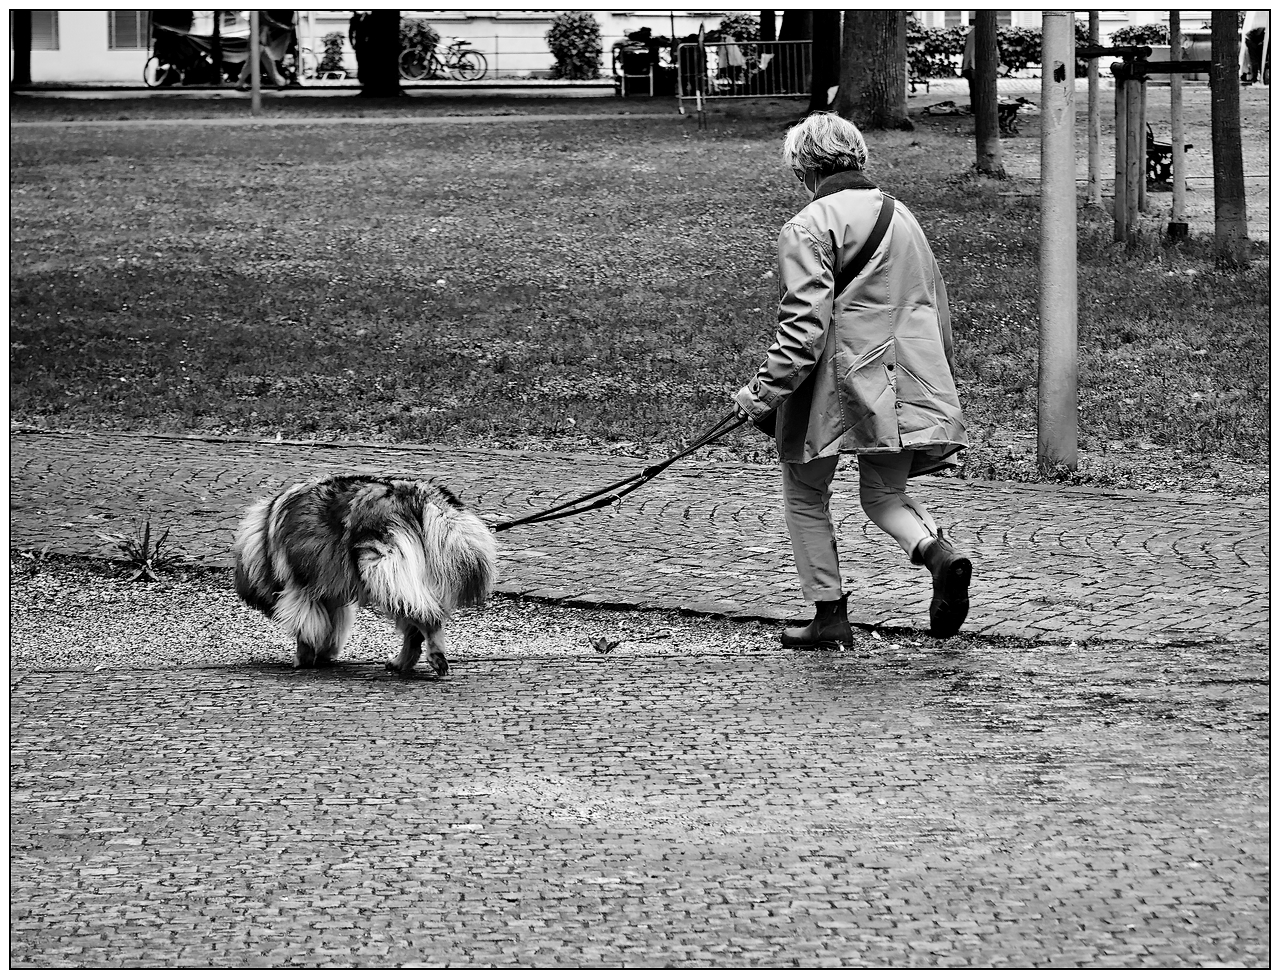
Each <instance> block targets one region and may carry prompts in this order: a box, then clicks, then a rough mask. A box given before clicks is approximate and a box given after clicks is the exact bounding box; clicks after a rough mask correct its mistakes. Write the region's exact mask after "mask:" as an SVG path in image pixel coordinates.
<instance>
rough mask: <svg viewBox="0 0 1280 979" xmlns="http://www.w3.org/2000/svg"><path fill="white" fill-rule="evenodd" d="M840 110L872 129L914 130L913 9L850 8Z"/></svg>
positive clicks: (846, 20) (842, 59) (842, 55)
mask: <svg viewBox="0 0 1280 979" xmlns="http://www.w3.org/2000/svg"><path fill="white" fill-rule="evenodd" d="M836 111H837V112H838V113H840V115H842V116H843V117H844V118H846V119H848V120H850V121H851V122H853V123H855V124H856V125H859V126H862V127H864V128H867V129H914V128H915V126H913V125H912V123H911V120H910V119H909V118H907V13H906V11H905V10H846V11H845V13H844V31H843V45H842V48H841V52H840V92H839V94H838V95H837V96H836Z"/></svg>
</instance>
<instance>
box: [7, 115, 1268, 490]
mask: <svg viewBox="0 0 1280 979" xmlns="http://www.w3.org/2000/svg"><path fill="white" fill-rule="evenodd" d="M1244 94H1245V98H1244V101H1245V110H1244V127H1245V138H1246V143H1247V145H1248V144H1249V142H1250V141H1253V142H1255V143H1257V142H1260V143H1261V145H1262V146H1263V147H1264V148H1265V146H1266V139H1267V137H1268V135H1269V123H1268V106H1267V102H1266V97H1265V96H1266V93H1265V92H1262V93H1253V92H1251V91H1246V93H1244ZM1259 95H1260V97H1258V96H1259ZM1109 99H1110V96H1109V94H1108V96H1107V98H1105V99H1104V107H1105V106H1106V105H1107V103H1108V102H1109ZM564 102H567V103H572V104H573V105H572V106H571V107H570V111H571V112H573V113H582V112H584V111H590V112H595V113H618V115H617V118H611V119H607V120H585V119H580V118H579V119H575V118H574V117H573V115H567V116H566V117H565V118H563V119H557V120H555V121H552V122H545V121H544V122H534V121H521V119H520V116H521V115H523V114H530V113H543V112H546V111H548V109H549V108H552V107H553V103H550V102H544V101H541V100H537V101H535V100H531V99H518V100H503V99H481V98H471V99H465V100H462V99H459V100H455V101H449V100H438V99H436V100H433V99H422V100H419V99H417V98H415V99H412V100H403V101H402V102H401V103H399V104H396V105H394V106H379V105H378V104H376V103H370V102H367V101H363V100H359V99H355V98H350V99H348V98H331V99H314V100H304V99H298V100H296V101H291V100H289V99H279V100H271V104H270V111H271V112H272V113H275V114H285V115H290V116H296V115H300V114H302V115H319V114H331V113H332V114H344V113H350V114H356V113H360V114H363V115H365V116H366V117H367V116H377V115H378V114H379V113H387V115H386V118H385V122H383V121H379V122H377V123H368V122H365V123H362V124H359V125H289V126H274V125H269V124H268V125H261V126H218V125H186V124H181V123H178V124H174V122H173V119H174V117H175V114H176V115H177V116H180V117H192V116H196V115H204V116H216V115H218V114H224V113H227V112H236V111H238V114H240V115H244V114H246V113H247V107H246V106H245V105H244V104H243V103H238V104H235V103H231V102H229V101H225V102H215V101H193V100H186V99H184V100H155V101H146V100H110V101H107V100H70V99H67V100H62V99H58V100H55V99H49V98H23V97H15V98H14V99H12V100H11V122H18V123H20V122H24V121H41V120H55V119H67V118H79V119H91V120H100V121H104V122H107V121H110V120H114V119H118V118H121V117H125V118H129V119H139V118H153V119H155V124H154V125H146V126H130V127H127V128H126V127H113V126H110V125H101V126H99V125H92V124H90V125H75V126H67V127H39V128H24V127H17V128H11V131H10V141H11V153H10V156H11V169H10V187H11V237H10V244H11V252H10V276H11V288H12V293H11V317H10V320H11V329H10V410H11V416H12V418H13V420H14V421H16V422H19V423H24V424H32V425H42V426H49V427H59V428H106V429H123V430H135V431H184V432H205V433H216V434H236V435H250V436H268V437H271V436H275V435H277V434H283V436H284V437H286V438H304V439H306V438H317V439H353V440H368V441H415V442H428V441H430V442H444V443H455V444H465V445H492V446H507V447H510V446H528V445H547V446H555V447H558V448H580V449H590V450H594V451H608V452H615V453H620V454H629V455H645V456H649V455H657V454H660V453H665V451H669V450H670V448H671V447H674V446H675V445H677V444H679V443H680V442H682V441H683V440H685V439H686V438H688V437H689V436H690V435H692V434H694V433H696V432H697V431H699V430H701V429H703V428H705V427H707V426H708V425H709V424H710V423H711V422H712V421H714V420H715V419H716V418H718V417H719V416H720V415H722V414H723V413H724V412H726V411H727V410H728V408H729V400H728V399H729V396H730V394H731V393H732V392H733V391H734V390H736V389H737V387H738V386H739V385H741V384H742V383H744V382H745V381H746V380H748V379H749V378H750V376H751V374H752V372H753V371H754V369H755V367H756V366H757V365H758V363H759V361H760V359H761V357H762V355H763V352H764V350H765V348H766V346H767V345H768V342H769V340H770V339H771V337H772V334H773V330H774V325H773V324H774V304H775V302H776V279H775V278H774V272H773V269H774V242H775V239H776V234H777V230H778V228H779V226H780V225H781V224H782V222H783V221H785V220H786V219H787V218H788V217H790V216H791V215H792V214H793V213H794V212H795V211H796V210H798V209H799V208H800V207H801V206H803V204H804V203H805V198H804V195H803V194H802V191H801V189H800V188H799V186H798V185H797V184H796V183H795V180H794V178H793V177H792V176H791V174H790V172H789V171H787V170H786V169H785V168H784V167H783V166H782V165H781V162H780V158H779V149H780V146H781V136H782V124H783V123H784V122H785V121H786V120H787V119H788V118H792V117H793V116H794V114H795V112H796V111H797V103H765V104H763V105H759V106H756V107H754V108H752V107H746V106H738V107H732V108H730V109H728V110H718V111H717V112H715V113H713V114H712V117H711V126H710V128H709V129H708V130H706V131H701V132H700V131H698V130H697V128H696V125H695V124H694V122H693V120H692V119H690V118H683V117H680V116H678V115H676V114H675V113H674V112H672V113H671V115H670V118H663V119H640V118H629V117H628V116H627V115H624V114H622V113H625V112H631V113H633V114H634V113H646V112H653V111H658V110H661V109H670V102H669V101H665V100H661V101H660V103H659V104H650V103H648V102H647V101H645V100H635V101H629V102H626V103H621V102H619V101H617V100H612V99H600V100H595V99H569V100H564ZM592 103H595V105H594V106H592ZM1191 103H1192V104H1191V109H1190V111H1191V113H1192V115H1193V116H1195V117H1196V125H1203V126H1204V127H1206V128H1207V119H1208V102H1207V99H1205V100H1202V102H1196V101H1195V100H1194V99H1193V100H1191ZM175 105H180V106H181V107H182V108H181V110H178V109H175V108H174V106H175ZM915 105H916V103H915V102H914V100H913V107H914V106H915ZM321 107H322V108H321ZM486 112H496V113H498V114H501V115H504V116H506V117H507V118H505V119H503V120H502V121H495V122H491V123H484V124H479V123H471V124H467V125H462V124H453V123H450V122H447V121H445V122H438V123H432V124H426V123H415V122H413V121H412V120H411V119H408V118H405V116H409V115H434V116H436V117H440V116H441V115H442V114H444V113H458V114H464V115H465V114H476V113H486ZM916 118H917V120H918V128H917V129H916V130H915V131H914V132H895V133H886V134H881V133H872V134H869V136H868V142H869V144H870V147H871V154H872V166H871V176H872V177H873V178H874V179H877V180H878V181H879V182H880V183H881V184H882V186H884V187H885V189H886V190H888V191H890V192H892V193H894V194H895V195H896V196H898V197H899V198H900V199H901V200H902V201H903V202H905V203H906V204H907V205H908V206H909V207H910V208H911V209H912V210H913V211H914V212H915V213H916V215H917V217H918V218H919V219H920V222H921V224H922V225H923V227H924V228H925V230H926V232H927V233H928V234H929V236H930V239H931V242H932V244H933V247H934V250H935V253H936V254H937V256H938V259H939V262H940V263H941V265H942V268H943V272H944V275H945V277H946V280H947V284H948V289H949V292H950V295H951V301H952V315H953V323H954V327H955V333H956V346H957V355H958V361H959V364H958V375H959V376H958V380H959V384H960V391H961V399H962V403H963V405H964V407H965V411H966V416H967V421H968V424H969V428H970V435H971V440H972V442H973V449H972V451H971V452H970V456H969V464H968V469H967V475H969V476H971V477H983V478H1014V479H1037V478H1040V477H1039V476H1038V474H1037V473H1036V471H1035V466H1034V456H1035V417H1036V370H1037V329H1038V317H1037V289H1038V277H1039V276H1038V267H1037V263H1038V250H1039V241H1038V224H1039V203H1038V198H1037V197H1035V196H1034V192H1035V182H1034V180H1031V179H1028V178H1027V177H1026V176H1025V175H1024V176H1015V178H1014V179H1011V180H1009V181H1006V182H999V183H997V182H991V181H983V180H976V179H974V178H973V177H971V176H969V175H968V174H967V172H966V171H967V170H968V168H969V167H970V166H971V163H972V158H973V144H972V136H971V133H972V122H971V121H969V120H967V119H965V120H958V119H957V118H956V117H946V116H940V117H928V116H923V115H916ZM1108 126H1109V120H1108ZM1079 132H1080V134H1081V135H1080V140H1079V142H1080V145H1081V147H1083V132H1084V126H1083V120H1082V121H1081V126H1080V129H1079ZM1108 132H1109V130H1108ZM1038 133H1039V130H1038V125H1037V120H1036V119H1035V117H1032V118H1031V119H1030V120H1027V121H1026V122H1024V123H1023V125H1022V135H1021V136H1020V137H1017V138H1015V139H1012V140H1009V141H1007V143H1006V145H1007V146H1008V147H1009V150H1008V152H1009V153H1010V171H1011V172H1012V173H1014V174H1025V173H1026V170H1027V168H1026V167H1025V166H1020V165H1015V164H1019V161H1022V162H1023V163H1025V158H1026V157H1027V156H1028V155H1031V156H1034V155H1035V153H1036V151H1037V149H1038ZM1108 138H1109V137H1108V136H1107V135H1104V147H1105V146H1106V145H1107V140H1108ZM1204 145H1206V146H1207V137H1206V139H1205V143H1204ZM1081 152H1082V153H1083V148H1081ZM1109 159H1110V154H1109V152H1107V153H1106V154H1105V156H1104V173H1105V172H1106V168H1107V166H1109ZM1262 160H1263V165H1265V160H1266V157H1265V152H1264V153H1263V156H1262ZM1255 165H1256V164H1255ZM1246 172H1253V171H1251V170H1250V167H1249V166H1248V165H1247V166H1246ZM1082 174H1083V171H1082ZM1082 186H1083V185H1082ZM1252 186H1253V185H1251V188H1252ZM1261 192H1262V194H1263V195H1264V196H1265V194H1266V186H1265V184H1263V185H1262V188H1261ZM1152 197H1153V199H1155V200H1161V199H1162V200H1163V201H1167V200H1168V195H1167V194H1166V195H1163V196H1162V197H1161V195H1152ZM1166 206H1167V205H1166ZM1164 220H1167V216H1166V217H1165V219H1164ZM1161 227H1162V222H1161V221H1159V220H1156V219H1152V220H1151V221H1150V227H1149V231H1148V232H1147V234H1146V238H1145V240H1144V242H1143V244H1142V245H1141V246H1140V247H1139V248H1138V249H1137V250H1136V251H1135V252H1133V253H1126V252H1125V251H1124V250H1122V249H1120V248H1118V247H1117V246H1114V245H1113V244H1112V243H1111V240H1110V239H1111V223H1110V220H1109V219H1108V218H1107V217H1106V216H1105V214H1102V213H1099V212H1094V211H1091V210H1089V209H1088V208H1082V210H1081V212H1080V246H1079V256H1080V271H1079V311H1080V316H1079V337H1080V355H1079V357H1080V359H1079V364H1080V446H1081V457H1082V466H1081V469H1080V471H1079V472H1078V473H1076V474H1074V475H1073V476H1071V477H1070V478H1071V479H1073V480H1075V481H1080V482H1087V483H1092V484H1101V485H1132V486H1151V487H1153V488H1183V489H1212V490H1215V491H1218V492H1241V491H1243V492H1262V491H1265V490H1266V488H1267V486H1268V478H1269V477H1268V472H1267V458H1268V454H1269V434H1268V417H1269V404H1270V377H1269V326H1270V250H1269V244H1266V243H1260V244H1259V246H1258V248H1257V259H1256V261H1255V262H1254V265H1253V267H1252V268H1250V269H1249V270H1247V271H1244V272H1224V271H1219V270H1216V269H1215V268H1214V267H1213V265H1212V264H1211V262H1209V261H1208V260H1207V257H1206V256H1207V254H1208V247H1207V246H1208V238H1207V236H1208V235H1209V234H1211V232H1212V224H1211V221H1210V223H1209V224H1208V225H1207V226H1206V225H1204V224H1203V223H1201V224H1199V225H1193V237H1192V239H1191V241H1190V242H1189V243H1187V244H1186V245H1184V246H1183V247H1181V248H1178V249H1173V250H1170V249H1166V248H1164V247H1163V246H1162V245H1161V244H1160V229H1161ZM1251 230H1252V229H1251ZM714 451H715V452H717V453H719V454H721V455H725V456H730V457H740V458H750V459H763V458H767V457H770V456H771V449H770V447H769V446H768V445H767V444H766V443H765V441H764V440H763V438H762V437H761V436H759V435H757V434H756V433H754V432H751V431H745V432H739V433H735V435H734V436H733V437H731V438H730V439H729V440H728V441H727V442H726V443H725V444H724V445H723V446H722V447H721V448H719V449H716V450H714Z"/></svg>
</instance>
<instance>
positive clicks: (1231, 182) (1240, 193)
mask: <svg viewBox="0 0 1280 979" xmlns="http://www.w3.org/2000/svg"><path fill="white" fill-rule="evenodd" d="M1210 38H1211V50H1212V55H1211V57H1212V59H1213V63H1212V65H1211V66H1210V69H1209V110H1210V119H1209V131H1210V134H1211V143H1212V145H1213V250H1214V254H1215V256H1216V258H1217V260H1218V261H1219V262H1221V263H1223V264H1226V265H1245V264H1247V263H1248V261H1249V227H1248V217H1247V212H1246V209H1245V197H1244V151H1243V149H1242V147H1241V143H1240V80H1239V78H1238V77H1237V74H1236V65H1238V64H1239V62H1240V31H1239V28H1238V27H1237V18H1236V11H1234V10H1214V11H1212V17H1211V20H1210Z"/></svg>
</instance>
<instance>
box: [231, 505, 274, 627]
mask: <svg viewBox="0 0 1280 979" xmlns="http://www.w3.org/2000/svg"><path fill="white" fill-rule="evenodd" d="M274 505H275V500H274V499H268V500H259V501H258V502H257V503H254V504H253V505H252V506H251V507H249V509H248V510H247V511H246V512H245V515H244V518H243V519H242V520H241V521H240V529H239V531H238V532H237V533H236V543H235V558H236V593H237V594H238V595H239V596H240V597H241V598H242V599H244V600H245V602H246V603H248V604H249V605H250V606H252V607H253V608H256V609H257V610H258V611H259V612H261V613H262V614H263V615H266V616H268V617H270V616H272V615H273V614H275V608H276V599H277V597H278V595H279V592H280V583H279V582H278V581H276V577H275V574H274V573H273V572H272V570H271V556H270V533H271V511H272V508H273V506H274Z"/></svg>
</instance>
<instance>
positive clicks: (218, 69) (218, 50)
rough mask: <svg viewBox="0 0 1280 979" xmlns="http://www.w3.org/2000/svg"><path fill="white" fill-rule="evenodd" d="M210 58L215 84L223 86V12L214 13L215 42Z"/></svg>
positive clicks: (213, 42)
mask: <svg viewBox="0 0 1280 979" xmlns="http://www.w3.org/2000/svg"><path fill="white" fill-rule="evenodd" d="M210 43H211V44H212V50H211V51H210V52H209V57H210V59H211V60H212V61H213V84H214V85H218V86H221V85H222V11H221V10H215V11H214V12H213V40H212V41H211V42H210Z"/></svg>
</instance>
